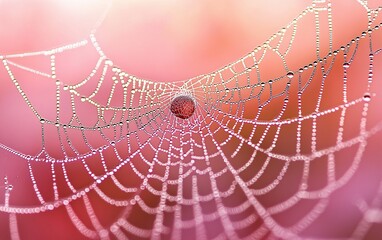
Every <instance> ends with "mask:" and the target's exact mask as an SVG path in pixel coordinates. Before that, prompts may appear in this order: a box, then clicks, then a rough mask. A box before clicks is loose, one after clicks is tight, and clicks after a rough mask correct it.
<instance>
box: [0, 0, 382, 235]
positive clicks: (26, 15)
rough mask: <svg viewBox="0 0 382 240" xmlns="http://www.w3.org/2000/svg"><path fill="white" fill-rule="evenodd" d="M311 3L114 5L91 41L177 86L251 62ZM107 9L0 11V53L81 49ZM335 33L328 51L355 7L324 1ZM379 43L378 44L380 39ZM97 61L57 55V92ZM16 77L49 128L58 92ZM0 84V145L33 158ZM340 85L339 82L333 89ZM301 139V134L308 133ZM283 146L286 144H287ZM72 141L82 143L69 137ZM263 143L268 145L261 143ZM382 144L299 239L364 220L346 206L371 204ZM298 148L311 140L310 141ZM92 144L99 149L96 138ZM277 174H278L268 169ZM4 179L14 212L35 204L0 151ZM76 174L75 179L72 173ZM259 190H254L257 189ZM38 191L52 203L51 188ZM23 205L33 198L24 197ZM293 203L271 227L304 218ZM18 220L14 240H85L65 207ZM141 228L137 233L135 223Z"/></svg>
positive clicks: (357, 16) (346, 32)
mask: <svg viewBox="0 0 382 240" xmlns="http://www.w3.org/2000/svg"><path fill="white" fill-rule="evenodd" d="M377 3H378V1H369V6H371V7H376V6H377ZM310 4H311V3H310V2H308V1H283V0H271V1H262V2H259V1H250V0H240V1H228V0H224V1H219V2H217V1H212V0H207V1H205V0H197V1H191V0H185V1H174V0H166V1H154V0H147V1H146V0H145V1H138V0H131V1H122V0H119V1H113V5H112V7H111V9H110V12H109V13H108V15H107V16H106V18H105V21H104V22H103V23H102V24H101V25H100V26H99V28H98V29H97V32H96V34H95V35H96V37H97V39H98V41H99V43H100V45H101V47H102V50H103V51H104V52H105V54H106V55H107V56H108V57H109V58H110V59H112V60H113V62H114V64H115V65H117V66H119V67H120V68H121V69H123V70H124V71H126V72H128V73H130V74H133V75H136V76H138V77H141V78H143V79H149V80H152V81H158V82H159V81H165V82H170V81H178V80H185V79H188V78H191V77H193V76H197V75H199V74H204V73H209V72H211V71H214V70H216V69H218V68H220V67H222V66H224V65H226V64H228V63H230V62H233V61H234V60H236V59H238V58H240V57H242V56H244V55H245V54H247V53H249V52H250V51H251V50H253V49H254V48H255V47H257V46H258V45H261V44H262V43H263V42H264V41H266V40H267V39H268V38H269V37H270V36H271V35H272V34H273V33H275V32H277V31H279V30H280V29H281V28H282V27H284V26H286V25H287V24H288V23H289V22H290V21H291V20H293V18H294V17H296V16H297V15H298V14H299V13H300V12H301V11H303V10H304V9H305V8H306V7H307V6H309V5H310ZM106 7H107V2H106V1H100V0H92V1H91V0H87V1H74V0H70V1H68V0H66V1H64V0H60V1H44V0H33V1H1V2H0V55H6V54H11V53H21V52H31V51H39V50H46V49H51V48H55V47H59V46H63V45H66V44H68V43H73V42H77V41H80V40H83V39H86V38H87V37H88V35H89V34H90V32H91V30H92V28H93V27H94V24H95V23H96V22H97V20H98V19H99V16H100V15H101V14H102V12H103V11H104V9H105V8H106ZM311 20H313V19H309V21H306V23H305V22H302V23H301V25H299V27H298V31H299V34H298V36H297V37H296V39H295V42H294V45H293V46H294V47H293V48H292V51H291V53H289V55H288V59H287V61H288V63H290V68H291V69H292V70H297V69H298V68H300V67H302V66H304V65H305V64H308V63H311V62H312V61H314V59H315V57H316V56H315V50H316V49H315V42H314V33H315V29H314V24H313V21H311ZM323 22H324V26H323V29H322V30H321V39H320V40H321V45H320V56H321V57H322V56H324V55H326V54H327V52H328V49H329V44H328V41H327V39H328V32H327V31H325V29H326V28H325V27H326V26H325V20H324V18H323ZM333 25H334V26H333V27H334V34H333V48H334V49H337V48H339V47H340V46H342V45H343V44H345V43H347V42H348V41H349V40H350V39H352V38H353V37H355V36H357V35H359V34H360V33H361V32H362V31H364V30H365V29H366V28H367V18H366V14H365V10H364V9H363V8H362V7H361V6H360V4H359V3H358V2H357V1H348V0H336V1H333ZM377 34H378V35H377V36H378V37H379V39H380V37H381V35H382V34H381V33H377ZM378 37H376V38H375V39H376V40H375V41H374V43H375V45H374V47H375V49H377V48H378V47H379V48H380V47H382V46H381V45H382V43H381V41H379V40H378ZM362 44H363V45H361V47H360V51H359V53H358V54H359V55H362V56H364V57H360V59H363V60H365V61H363V60H359V62H358V63H357V65H356V66H355V67H353V68H352V70H351V71H352V72H351V78H352V81H353V82H352V83H351V84H352V87H351V88H350V90H349V95H350V96H353V98H356V97H360V96H362V95H363V92H364V88H365V82H366V78H365V76H364V75H365V72H366V71H367V67H368V65H367V64H368V62H366V61H367V58H365V57H367V56H368V48H367V47H368V43H367V42H366V41H364V42H362ZM321 54H322V55H321ZM95 57H96V55H95V52H94V51H93V52H92V50H90V48H89V49H88V48H85V49H81V50H78V52H76V50H74V51H73V53H68V54H67V55H65V54H64V56H63V57H62V58H61V59H57V75H58V77H59V78H60V80H61V81H62V82H64V83H65V84H75V83H78V82H79V81H80V80H81V79H83V78H84V77H86V74H87V72H88V70H91V69H92V68H93V66H94V64H95V60H96V58H95ZM48 60H49V59H48V58H44V57H36V58H31V59H20V60H19V63H22V64H26V65H28V66H31V67H36V68H39V69H42V70H46V71H47V72H48V71H49V61H48ZM375 64H376V66H381V59H378V58H376V60H375ZM275 65H276V64H274V63H273V62H272V59H271V60H270V61H268V62H266V63H265V64H264V65H263V69H262V71H263V74H264V75H262V76H263V78H264V79H263V80H266V79H270V78H274V77H276V76H281V75H285V74H286V72H285V69H282V68H281V67H280V66H275ZM365 69H366V70H365ZM380 69H381V68H380V67H376V68H375V72H374V75H375V76H376V77H375V79H380V76H381V75H382V73H381V70H380ZM342 71H343V69H342V65H337V66H335V67H334V69H333V70H332V73H331V74H333V75H334V76H337V75H339V74H341V73H342ZM16 74H17V76H16V77H17V78H19V79H20V82H21V83H22V84H23V87H24V88H25V89H26V91H27V93H28V96H30V99H31V101H32V102H33V103H34V104H35V106H36V107H37V109H38V110H39V111H40V112H42V114H43V116H44V117H45V118H46V119H54V118H55V102H54V99H55V95H54V94H55V92H54V89H55V83H54V82H53V81H50V82H49V80H51V79H47V78H46V79H44V78H37V77H36V76H35V75H33V74H30V73H24V72H22V71H19V72H16ZM0 76H1V78H0V109H1V110H0V111H1V115H2V117H1V119H0V132H1V134H0V143H2V144H4V145H6V146H9V147H11V148H14V149H16V150H18V151H20V152H22V153H26V154H36V153H37V152H38V151H39V150H40V148H41V124H40V122H39V120H38V119H36V117H35V116H34V115H33V114H32V113H31V111H30V110H29V109H28V107H27V106H26V104H25V102H24V101H23V100H22V98H21V97H20V95H19V93H17V91H16V90H15V88H14V86H13V84H12V83H11V81H10V79H9V78H7V74H6V72H5V70H4V68H0ZM340 77H341V76H340ZM332 79H333V81H334V80H335V79H336V78H335V77H332ZM340 80H341V81H342V79H340ZM349 85H350V84H349ZM313 86H314V87H312V88H314V89H313V90H311V91H312V92H315V91H318V89H319V86H320V85H319V83H317V84H313ZM329 86H331V84H329ZM336 87H337V86H336V84H335V82H334V83H333V89H334V90H333V91H330V90H329V91H328V92H329V95H328V96H327V97H326V98H325V100H324V102H323V105H325V106H327V107H333V106H335V105H337V104H338V102H336V100H338V99H337V95H338V93H339V92H338V91H339V90H338V88H336ZM329 89H330V88H329ZM373 89H374V90H375V92H376V93H377V96H376V98H375V99H373V101H372V103H371V104H370V113H369V119H370V127H371V126H372V125H373V124H375V123H377V122H380V121H381V119H382V114H381V111H380V110H379V109H380V105H379V104H380V103H381V91H380V89H382V86H381V82H380V81H377V80H376V81H375V82H374V85H373ZM378 91H379V93H378ZM105 94H106V93H105ZM63 99H66V100H69V97H68V96H65V94H64V95H63ZM305 101H306V102H307V103H306V106H307V108H309V106H314V104H315V102H312V103H310V102H309V101H310V98H309V96H308V97H306V99H305ZM248 111H249V110H248ZM357 111H359V109H358V110H357V109H356V110H354V113H350V114H349V115H350V116H353V115H352V114H354V117H349V118H350V119H349V120H348V122H347V125H346V126H347V134H349V138H350V137H355V136H356V134H357V133H356V130H354V129H356V128H357V127H358V128H359V121H360V118H359V113H358V112H357ZM65 113H66V114H67V117H68V116H69V113H70V109H69V108H68V109H66V110H65V109H64V110H63V115H65ZM79 114H81V115H82V117H83V118H82V119H83V120H84V122H86V123H87V121H89V124H90V123H91V122H92V120H93V118H92V116H94V114H95V112H94V111H92V110H91V109H89V108H87V106H86V105H84V106H83V107H82V108H80V109H79ZM357 114H358V115H357ZM269 115H270V116H272V112H271V110H269ZM63 118H65V116H64V117H63ZM93 123H94V122H93ZM335 124H338V116H337V117H334V118H333V119H325V120H323V123H322V125H323V126H327V129H322V133H321V134H319V137H320V138H322V139H324V140H326V139H327V141H328V143H327V144H328V145H329V146H330V145H333V142H330V141H333V139H334V142H335V136H336V135H335V134H336V132H335V131H337V128H338V125H335ZM310 130H311V129H307V130H305V132H306V134H307V135H308V132H309V131H310ZM353 130H354V131H353ZM46 132H47V139H50V138H51V139H52V143H49V144H51V145H50V147H51V149H52V154H53V155H54V154H56V156H60V153H59V151H60V150H59V149H58V148H57V146H58V145H57V142H54V140H53V139H54V138H55V137H54V134H55V133H54V129H53V127H52V129H49V127H47V129H46ZM50 134H51V135H50ZM76 134H78V133H73V136H75V135H76ZM292 136H293V138H294V137H295V135H293V134H292ZM78 137H81V136H80V135H79V134H78ZM288 137H289V136H287V135H286V136H282V137H281V139H282V140H283V142H285V145H283V146H282V147H281V149H280V151H282V149H283V148H285V149H288V144H290V145H292V146H293V141H291V142H288ZM270 140H271V139H268V142H269V141H270ZM381 140H382V134H381V133H380V132H379V133H378V134H376V135H375V136H373V137H372V138H370V139H369V142H368V147H367V149H366V152H365V153H364V158H363V161H362V164H361V166H360V168H359V170H358V171H357V174H356V175H354V177H353V179H352V180H351V181H350V182H349V183H348V184H347V185H346V186H344V187H343V188H341V189H340V190H338V191H336V192H335V193H334V194H333V196H331V198H330V200H331V202H330V204H329V207H328V208H327V210H326V211H325V213H324V214H322V216H321V217H320V218H319V219H318V220H317V222H315V223H314V224H313V225H312V226H311V227H310V228H308V229H307V230H306V231H305V232H304V234H305V235H304V236H319V237H334V238H336V237H337V238H338V237H344V236H348V235H349V233H351V232H352V229H353V228H354V226H356V225H357V221H358V220H359V219H360V217H361V214H360V213H359V212H357V210H356V209H357V207H356V206H354V202H356V200H355V199H357V198H365V199H366V200H368V201H370V199H372V198H373V197H374V196H375V192H376V189H377V187H378V184H379V183H380V181H381V174H380V171H379V170H380V169H381V163H380V156H381V151H380V142H381ZM307 141H308V142H309V141H310V138H308V140H307ZM95 142H96V144H97V140H95ZM324 145H325V144H324ZM55 151H57V152H55ZM286 151H288V150H286ZM354 154H355V153H354V149H349V150H347V151H344V152H342V153H341V155H340V156H338V159H339V160H338V161H339V162H338V168H339V169H341V168H343V169H348V168H349V161H352V159H353V158H354ZM243 156H245V154H243ZM37 165H38V164H37ZM40 165H41V166H35V169H36V173H37V175H39V179H40V181H41V182H40V184H41V186H42V188H43V189H44V188H47V189H48V188H49V181H51V180H47V182H45V183H44V178H45V177H49V176H50V172H49V168H50V166H49V165H47V166H44V165H43V164H40ZM295 165H296V166H293V167H295V168H296V169H297V170H296V172H301V171H298V169H300V168H301V164H300V166H298V165H299V164H295ZM75 167H76V165H75V164H74V165H73V166H72V171H73V174H74V176H75V171H76V170H75V169H76V168H75ZM274 168H275V169H277V166H275V167H274ZM324 168H325V166H320V164H317V168H316V169H317V170H316V171H314V170H313V171H312V173H311V174H312V179H313V180H312V185H313V186H314V184H316V185H317V186H318V185H320V180H321V179H320V178H321V177H322V178H326V177H327V176H326V170H325V169H324ZM271 169H273V168H271ZM322 169H324V170H322ZM339 171H341V170H339ZM298 174H300V173H298ZM5 175H7V176H8V179H9V181H10V183H12V184H13V186H14V190H12V195H11V202H10V203H11V204H13V205H21V206H25V205H33V204H38V201H37V200H36V199H35V197H34V195H35V194H34V191H33V188H32V187H31V186H32V184H31V183H30V178H29V174H28V169H27V166H26V164H25V162H23V161H22V160H20V159H19V158H17V157H16V156H14V155H12V154H10V153H8V152H6V151H3V150H0V176H5ZM77 176H80V173H79V174H77ZM121 178H124V179H125V180H128V178H127V177H126V176H125V177H124V176H121ZM269 178H272V173H269ZM288 179H289V178H288ZM78 181H79V182H81V181H82V180H81V178H78ZM87 181H91V180H89V179H87V178H86V177H84V179H83V182H84V183H86V182H87ZM297 181H298V180H296V179H293V176H292V177H291V179H289V182H287V183H288V184H290V185H291V186H294V185H296V184H298V183H297ZM261 183H262V182H259V183H258V184H259V186H260V185H261ZM265 183H267V180H266V179H265V180H264V184H265ZM283 187H284V188H285V189H284V190H283V189H281V190H278V193H279V195H277V194H276V195H275V196H270V197H264V198H263V199H261V198H260V201H261V202H262V203H263V204H264V205H267V204H268V205H269V204H271V203H273V202H277V200H278V199H282V198H283V197H282V196H281V195H283V193H284V192H285V194H287V193H288V192H289V191H291V190H288V189H287V188H288V185H286V186H284V185H283ZM42 191H44V190H42ZM0 193H1V191H0ZM46 193H47V195H49V191H48V190H46ZM94 195H95V194H94ZM29 196H33V199H32V198H29ZM91 196H93V195H90V197H91ZM280 196H281V197H280ZM349 199H350V200H351V201H349ZM353 199H354V201H353ZM2 201H3V200H0V203H3V202H2ZM238 201H239V200H238ZM279 201H280V200H279ZM73 205H75V207H76V210H78V211H79V212H80V213H82V214H84V215H85V212H84V211H83V210H81V204H80V203H78V204H77V205H76V203H75V204H73ZM94 205H95V206H99V208H98V210H99V212H98V216H99V217H101V218H102V221H103V222H104V223H105V225H107V223H109V222H112V221H114V220H115V219H116V218H117V217H118V216H119V215H120V214H121V210H116V209H112V210H110V209H109V208H108V207H105V206H104V205H103V204H102V203H101V202H95V203H94ZM302 205H303V207H301V209H298V208H297V209H294V212H293V211H292V212H286V213H285V214H284V215H283V216H280V219H279V220H280V222H286V223H287V222H288V218H292V219H293V218H296V219H298V218H301V215H302V214H304V213H306V209H304V204H302ZM307 206H308V204H307ZM306 208H309V207H306ZM81 211H82V212H81ZM136 215H137V216H138V215H139V214H136ZM18 221H19V230H20V236H21V239H52V238H54V239H77V238H78V239H80V238H82V236H81V235H79V233H78V231H77V230H76V229H75V228H74V226H73V225H72V223H71V222H70V220H69V218H68V216H67V215H66V211H65V209H63V208H62V207H61V208H58V209H56V210H55V211H52V212H47V213H43V214H38V215H29V216H28V215H21V216H18ZM141 221H142V220H141ZM138 224H139V223H137V225H138ZM140 224H142V225H144V223H140ZM286 225H287V224H286ZM377 226H380V224H379V225H377ZM374 231H375V232H374ZM0 233H1V234H2V235H1V236H0V239H8V238H9V237H10V235H9V225H8V215H7V214H4V213H0ZM380 234H381V231H380V230H378V229H377V230H373V231H372V232H371V233H370V235H368V236H369V237H370V238H375V239H377V237H378V236H380ZM57 236H58V237H57Z"/></svg>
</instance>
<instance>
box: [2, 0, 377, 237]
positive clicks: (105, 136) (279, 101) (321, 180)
mask: <svg viewBox="0 0 382 240" xmlns="http://www.w3.org/2000/svg"><path fill="white" fill-rule="evenodd" d="M332 2H333V3H332ZM332 2H331V1H313V2H312V4H311V5H310V6H309V7H307V8H306V9H305V10H303V12H301V13H300V14H299V15H298V16H296V17H295V18H294V19H293V20H292V21H291V22H290V23H288V24H287V25H285V27H284V28H282V29H280V30H279V31H278V32H277V33H275V34H273V35H272V36H271V37H270V38H269V39H268V40H267V41H265V42H264V43H263V44H262V45H260V46H258V47H256V48H255V49H253V51H251V52H250V53H248V54H247V55H245V56H243V57H242V58H240V59H238V60H236V61H234V62H232V63H230V64H228V65H226V66H224V67H222V68H220V69H218V70H216V71H214V72H211V73H208V74H202V75H199V76H196V77H193V78H190V79H187V80H183V81H177V82H156V81H151V80H147V79H141V78H140V77H139V76H134V75H131V74H129V73H128V72H125V71H124V70H123V69H122V68H120V67H118V66H116V65H114V63H113V59H109V58H108V57H107V56H106V55H105V53H104V52H103V48H102V47H101V46H100V44H99V42H98V41H97V33H96V31H93V32H92V33H91V34H90V35H89V37H88V38H87V39H85V40H82V41H79V42H76V43H73V44H69V45H65V46H61V47H58V48H55V49H50V50H43V51H40V52H29V53H20V54H8V55H1V56H0V58H1V61H2V65H3V70H2V72H0V73H1V74H2V75H1V81H7V82H8V84H12V85H13V89H15V90H16V91H17V94H18V96H19V99H20V100H22V101H23V104H24V105H25V107H26V108H25V109H24V110H20V111H26V112H28V114H29V115H28V116H33V121H34V125H35V126H36V129H37V131H36V132H38V134H39V136H40V135H41V142H39V143H37V144H38V151H37V152H33V151H26V152H24V151H20V150H18V149H17V148H15V147H12V145H9V144H7V143H3V142H1V143H0V152H1V153H2V158H4V157H7V156H12V161H17V166H18V167H19V168H20V173H22V174H23V175H22V178H23V179H25V181H27V182H26V183H24V185H23V183H20V182H16V177H15V176H11V174H7V173H6V176H5V178H4V185H3V186H2V189H1V190H2V191H3V193H4V199H3V200H0V212H1V214H0V215H1V216H2V217H4V216H5V217H6V218H7V224H8V225H9V236H10V237H11V238H12V239H20V238H21V239H23V234H22V228H23V226H22V225H21V224H19V223H20V221H19V219H22V218H23V217H24V216H26V215H41V214H50V213H54V212H59V211H61V212H60V213H58V214H62V215H60V216H61V217H62V216H63V217H65V219H66V221H67V222H70V224H71V225H73V226H74V228H75V230H76V231H77V232H78V235H79V236H81V237H83V238H90V239H135V238H139V239H195V238H198V239H264V238H267V239H277V238H285V239H300V238H304V237H308V238H312V239H314V238H315V237H316V238H325V237H328V238H329V237H330V236H323V237H322V236H314V235H311V234H309V233H307V231H308V230H309V228H311V227H312V226H314V225H315V224H316V222H317V221H320V218H322V216H323V215H325V213H326V212H327V211H329V210H328V209H330V204H331V202H332V201H333V199H334V198H335V195H336V193H337V192H338V191H341V189H343V188H345V187H346V186H347V185H349V183H352V181H353V179H354V178H356V175H357V173H358V172H359V169H360V168H361V166H362V164H363V163H364V162H365V161H367V158H365V154H366V152H367V147H368V142H369V140H370V139H371V138H373V137H375V136H376V135H378V134H380V132H381V130H382V119H381V118H378V116H375V115H376V114H375V113H374V112H375V111H376V107H373V104H374V105H376V103H378V102H377V101H379V100H380V99H378V96H379V95H380V94H381V93H380V90H379V89H378V88H377V87H375V85H376V82H377V81H379V79H378V78H380V77H379V75H381V74H382V73H381V72H380V71H379V70H378V68H380V66H381V57H380V52H381V51H382V50H381V49H382V46H380V45H381V43H382V42H381V41H380V38H381V36H382V33H381V27H382V17H381V11H382V6H381V7H377V8H372V7H369V6H368V4H367V1H361V0H359V1H356V0H354V2H356V3H357V4H359V5H360V9H362V11H363V14H364V15H365V19H366V21H367V22H366V23H365V26H367V28H366V29H364V31H363V32H360V33H359V34H358V35H357V36H355V37H354V38H352V39H349V42H346V43H343V45H341V46H338V47H337V46H334V45H333V32H334V30H333V24H332V21H333V19H332V18H333V13H332V5H335V3H336V1H332ZM323 16H324V17H323ZM323 19H324V20H323ZM307 22H308V23H311V24H312V26H314V33H313V37H312V38H311V39H308V40H307V41H311V45H309V46H313V48H312V49H310V50H311V51H307V54H306V55H307V56H308V57H310V59H309V61H308V62H307V64H306V65H303V66H296V64H295V63H294V62H292V61H290V59H289V56H290V55H291V54H298V51H300V50H301V48H299V46H295V44H294V41H295V39H296V38H299V37H301V36H303V35H304V33H303V32H301V31H299V26H300V24H306V23H307ZM323 22H325V23H323ZM100 24H102V23H101V22H99V23H97V26H98V25H100ZM323 49H324V50H323ZM81 51H83V52H81ZM75 52H81V54H89V55H91V56H92V57H90V58H89V59H91V63H90V64H89V65H91V66H92V67H91V68H90V71H89V72H87V73H86V76H85V77H84V78H83V79H81V80H79V81H77V82H75V83H72V82H67V81H65V80H63V79H61V78H60V74H61V73H62V72H63V71H70V69H65V70H61V66H60V65H63V61H61V59H67V58H69V59H70V57H71V54H72V53H75ZM34 60H36V61H41V62H44V64H45V65H44V67H41V66H42V65H41V66H40V67H33V65H32V66H30V65H28V63H30V61H34ZM270 61H271V62H272V63H273V69H269V68H267V67H265V65H266V64H265V63H267V62H270ZM84 64H85V63H84ZM353 69H364V70H362V71H361V72H362V74H355V73H354V72H355V70H353ZM23 74H26V76H28V77H26V78H23V77H19V76H24V75H23ZM35 79H41V80H42V81H40V82H39V86H40V87H39V90H38V91H41V92H45V91H48V92H49V93H51V94H50V97H51V99H48V100H41V99H39V94H38V93H33V91H34V90H35V88H33V83H31V81H34V80H35ZM47 109H54V114H51V111H50V112H49V111H47ZM3 112H4V110H3ZM352 122H356V123H357V124H353V123H352ZM33 144H35V143H33ZM345 152H346V154H345ZM344 159H346V161H344ZM5 169H6V168H5ZM22 185H23V186H22ZM376 185H378V186H377V187H376V188H377V191H376V192H375V193H374V194H373V196H372V197H371V198H370V199H366V198H365V199H363V198H362V196H361V195H360V196H358V195H357V197H355V198H354V200H353V199H349V202H350V205H352V206H353V207H354V211H356V212H357V214H358V215H359V216H358V218H357V222H356V223H355V224H354V226H355V227H354V230H352V231H350V232H348V233H347V234H348V235H347V236H345V237H347V238H352V239H363V238H365V237H366V236H367V235H368V234H370V232H371V231H373V227H374V226H376V225H378V224H379V225H380V224H381V223H382V209H381V200H382V181H380V179H378V180H377V184H376ZM18 189H19V190H18ZM17 191H19V193H18V194H17ZM23 191H25V192H26V193H27V194H30V195H28V197H27V198H26V197H25V196H23ZM100 209H102V211H101V210H100ZM293 213H295V215H294V216H293V217H292V216H291V215H293ZM321 221H322V220H321ZM379 233H380V232H379ZM305 234H306V235H305Z"/></svg>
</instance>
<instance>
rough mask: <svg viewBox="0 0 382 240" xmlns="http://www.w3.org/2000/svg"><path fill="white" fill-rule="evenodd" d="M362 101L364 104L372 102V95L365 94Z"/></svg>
mask: <svg viewBox="0 0 382 240" xmlns="http://www.w3.org/2000/svg"><path fill="white" fill-rule="evenodd" d="M362 99H363V101H364V102H370V100H371V96H370V93H365V95H363V98H362Z"/></svg>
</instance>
